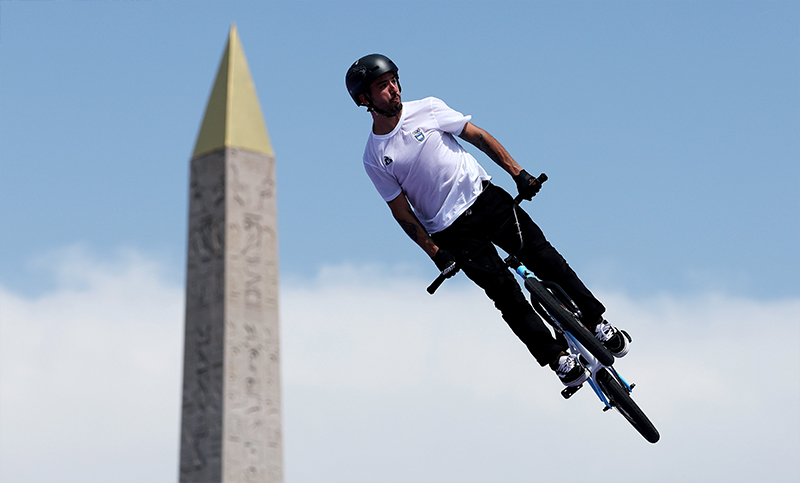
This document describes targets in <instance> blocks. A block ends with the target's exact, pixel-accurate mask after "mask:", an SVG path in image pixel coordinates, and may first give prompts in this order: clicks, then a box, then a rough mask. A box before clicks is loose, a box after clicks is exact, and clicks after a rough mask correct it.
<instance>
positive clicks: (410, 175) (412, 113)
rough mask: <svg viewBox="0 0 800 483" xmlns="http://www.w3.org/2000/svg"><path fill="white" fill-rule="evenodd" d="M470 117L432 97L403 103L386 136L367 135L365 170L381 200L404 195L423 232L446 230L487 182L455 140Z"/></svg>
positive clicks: (478, 166)
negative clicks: (392, 127)
mask: <svg viewBox="0 0 800 483" xmlns="http://www.w3.org/2000/svg"><path fill="white" fill-rule="evenodd" d="M470 119H472V116H465V115H463V114H461V113H460V112H457V111H454V110H453V109H450V108H449V107H448V106H447V105H446V104H445V103H444V102H442V101H441V100H440V99H437V98H435V97H428V98H425V99H422V100H419V101H410V102H404V103H403V111H402V113H401V115H400V121H399V122H398V123H397V126H396V127H395V128H394V130H392V132H390V133H389V134H384V135H377V134H374V133H370V136H369V140H368V141H367V146H366V148H365V149H364V168H365V169H366V171H367V174H368V175H369V177H370V179H371V180H372V183H373V184H374V185H375V188H376V189H377V190H378V193H380V195H381V196H382V197H383V200H384V201H387V202H389V201H392V200H393V199H395V198H397V197H398V196H399V195H400V193H401V192H402V193H405V195H406V197H407V198H408V201H409V202H410V203H411V206H412V207H413V208H414V212H415V214H416V215H417V218H418V219H419V221H420V222H421V223H422V226H424V227H425V229H426V230H427V231H428V233H436V232H439V231H442V230H444V229H445V228H447V227H448V226H450V224H451V223H453V221H455V219H456V218H458V217H459V216H460V215H461V214H462V213H464V211H466V210H467V208H469V207H470V205H472V203H473V202H474V201H475V199H476V198H477V197H478V195H480V194H481V190H482V188H483V186H482V182H483V181H484V180H489V179H491V176H489V175H488V174H487V173H486V171H485V170H484V169H483V167H482V166H481V165H480V164H478V161H477V160H475V158H474V157H473V156H472V155H471V154H469V153H468V152H467V151H465V150H464V148H462V147H461V145H460V144H458V142H457V141H456V139H455V137H454V136H457V135H458V134H460V133H461V131H462V130H463V129H464V126H465V125H466V124H467V122H469V120H470Z"/></svg>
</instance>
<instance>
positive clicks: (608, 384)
mask: <svg viewBox="0 0 800 483" xmlns="http://www.w3.org/2000/svg"><path fill="white" fill-rule="evenodd" d="M595 379H596V381H597V383H598V384H599V385H600V389H601V390H602V391H603V393H605V395H606V396H607V397H608V398H609V399H610V402H611V406H612V407H613V408H614V409H616V410H617V411H619V413H620V414H622V416H624V417H625V419H627V420H628V422H629V423H631V426H633V427H634V428H635V429H636V431H638V432H639V434H641V435H642V436H643V437H644V439H646V440H647V441H649V442H651V443H656V442H658V440H659V439H660V438H661V436H660V435H659V434H658V430H657V429H656V427H655V426H654V425H653V423H651V422H650V419H649V418H648V417H647V415H645V414H644V412H643V411H642V410H641V409H639V406H638V405H637V404H636V402H634V400H633V399H632V398H631V395H630V393H629V392H628V390H627V389H625V388H624V387H622V385H621V384H620V383H619V381H617V379H616V378H615V377H614V376H613V375H612V374H611V372H609V370H608V369H602V370H600V371H598V373H597V376H596V378H595Z"/></svg>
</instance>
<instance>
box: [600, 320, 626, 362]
mask: <svg viewBox="0 0 800 483" xmlns="http://www.w3.org/2000/svg"><path fill="white" fill-rule="evenodd" d="M594 336H595V337H596V338H597V340H599V341H600V342H602V343H603V345H604V346H606V349H608V351H609V352H611V354H613V355H614V357H617V358H619V357H623V356H625V354H627V353H628V350H629V349H630V345H629V344H628V342H630V336H629V335H628V334H627V333H625V332H623V331H621V330H619V329H617V328H616V327H614V326H613V325H611V324H609V323H608V321H607V320H603V321H602V322H600V323H599V324H597V327H596V328H595V329H594Z"/></svg>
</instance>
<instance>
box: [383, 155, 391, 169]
mask: <svg viewBox="0 0 800 483" xmlns="http://www.w3.org/2000/svg"><path fill="white" fill-rule="evenodd" d="M390 164H392V158H390V157H389V156H384V157H383V167H384V168H385V167H387V166H389V165H390Z"/></svg>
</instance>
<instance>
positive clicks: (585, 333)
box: [525, 278, 614, 366]
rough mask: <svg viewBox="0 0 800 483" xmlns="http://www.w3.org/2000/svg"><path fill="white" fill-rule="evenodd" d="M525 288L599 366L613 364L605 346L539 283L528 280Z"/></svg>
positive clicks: (612, 357) (531, 279) (612, 358)
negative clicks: (589, 353)
mask: <svg viewBox="0 0 800 483" xmlns="http://www.w3.org/2000/svg"><path fill="white" fill-rule="evenodd" d="M525 288H527V289H528V291H529V292H530V293H531V297H532V299H533V301H534V302H539V303H540V304H541V305H542V307H544V309H545V310H546V311H547V312H548V313H549V314H550V315H552V316H553V317H554V318H555V319H557V320H558V322H559V323H561V327H562V328H563V329H564V330H566V331H567V332H569V333H570V334H572V335H573V337H575V338H576V339H577V340H578V342H580V343H581V344H582V345H583V346H584V347H585V348H586V350H588V351H589V352H591V353H592V355H593V356H595V357H596V358H597V360H598V361H599V362H600V364H603V365H604V366H610V365H611V364H613V363H614V355H613V354H611V352H609V351H608V349H606V346H604V345H603V343H602V342H600V341H599V340H597V338H596V337H595V336H594V334H592V333H591V332H590V331H589V329H587V328H586V327H585V326H584V325H583V324H581V323H580V321H578V319H576V318H575V316H574V315H572V313H571V312H570V311H569V310H567V309H566V308H565V307H564V305H563V304H562V303H561V302H560V301H559V300H558V299H557V298H556V297H555V296H554V295H553V294H552V293H550V291H549V290H547V289H546V288H545V287H544V285H542V284H541V282H539V281H538V280H534V279H533V278H528V279H526V280H525ZM534 305H535V304H534Z"/></svg>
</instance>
